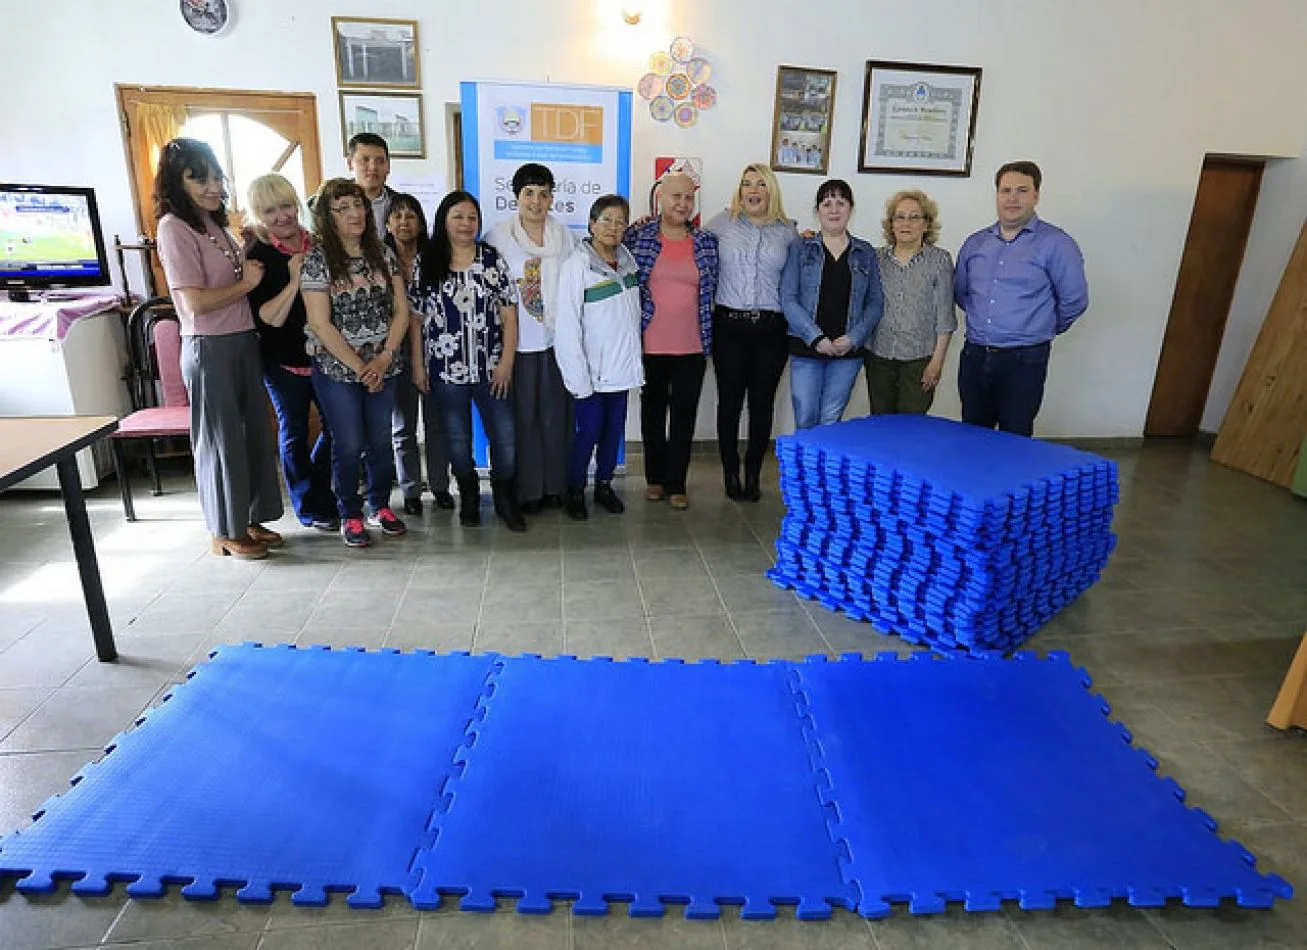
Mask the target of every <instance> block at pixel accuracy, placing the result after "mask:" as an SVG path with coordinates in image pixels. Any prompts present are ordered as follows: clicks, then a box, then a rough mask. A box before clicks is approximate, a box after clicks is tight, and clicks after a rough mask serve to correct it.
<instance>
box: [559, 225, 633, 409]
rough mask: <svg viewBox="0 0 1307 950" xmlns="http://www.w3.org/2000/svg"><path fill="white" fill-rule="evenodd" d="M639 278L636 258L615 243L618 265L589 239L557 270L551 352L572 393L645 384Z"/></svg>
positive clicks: (583, 394) (622, 389) (578, 394)
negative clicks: (612, 263) (555, 311)
mask: <svg viewBox="0 0 1307 950" xmlns="http://www.w3.org/2000/svg"><path fill="white" fill-rule="evenodd" d="M640 318H641V312H640V281H639V268H638V267H637V266H636V263H635V258H634V257H632V256H631V252H630V251H628V250H627V249H626V248H625V247H622V246H621V245H618V248H617V269H616V270H614V269H613V268H612V267H610V266H609V265H608V263H607V262H606V261H604V260H603V259H602V258H601V257H600V256H599V255H598V254H596V253H595V251H594V248H593V247H591V246H590V242H589V241H588V240H586V241H582V242H581V243H580V244H578V245H577V248H576V250H575V251H574V252H573V253H572V256H571V257H569V258H568V259H567V260H566V261H564V262H563V267H562V270H561V271H560V272H559V275H558V307H557V313H556V317H555V320H556V327H555V333H554V358H555V359H556V360H557V361H558V368H559V369H560V370H561V371H562V373H563V385H565V386H566V387H567V391H568V392H570V393H571V394H572V395H573V396H575V397H576V398H577V399H584V398H586V397H587V396H589V395H591V394H592V393H597V392H599V393H616V392H625V391H626V390H629V389H637V388H639V387H640V386H643V385H644V361H643V359H642V355H641V354H642V348H641V341H640Z"/></svg>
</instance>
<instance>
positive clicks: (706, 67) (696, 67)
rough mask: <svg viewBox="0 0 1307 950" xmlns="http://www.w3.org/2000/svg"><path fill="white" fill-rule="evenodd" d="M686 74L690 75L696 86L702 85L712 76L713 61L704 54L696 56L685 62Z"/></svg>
mask: <svg viewBox="0 0 1307 950" xmlns="http://www.w3.org/2000/svg"><path fill="white" fill-rule="evenodd" d="M685 75H687V76H689V77H690V82H692V83H694V84H695V85H696V86H702V85H703V84H704V83H706V82H707V81H708V80H709V79H710V78H711V77H712V63H710V62H708V60H706V59H704V58H703V57H702V56H696V57H695V58H694V59H692V60H690V61H689V62H688V63H686V64H685Z"/></svg>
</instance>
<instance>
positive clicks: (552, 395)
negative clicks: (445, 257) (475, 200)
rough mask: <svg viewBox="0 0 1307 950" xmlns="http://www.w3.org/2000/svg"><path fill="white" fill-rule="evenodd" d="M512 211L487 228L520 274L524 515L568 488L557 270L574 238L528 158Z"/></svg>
mask: <svg viewBox="0 0 1307 950" xmlns="http://www.w3.org/2000/svg"><path fill="white" fill-rule="evenodd" d="M513 196H514V197H515V198H516V199H517V213H516V214H515V215H513V216H512V217H511V218H505V219H504V220H503V221H500V222H499V223H498V224H496V225H495V226H494V227H493V228H491V229H490V231H489V232H487V234H486V243H487V244H489V245H490V246H491V247H493V248H494V249H495V250H497V251H498V252H499V253H500V255H501V256H502V257H503V259H504V261H505V263H507V264H508V270H509V273H511V274H512V276H513V280H515V281H516V282H517V289H518V292H517V296H518V300H519V301H520V302H521V308H520V313H519V319H518V325H517V358H516V359H514V360H513V407H514V410H515V413H516V423H517V424H516V432H517V435H516V439H517V497H518V499H519V500H520V501H521V502H522V510H523V511H524V512H525V513H526V514H529V515H534V514H538V513H539V512H540V510H541V508H543V507H546V506H557V505H558V504H560V503H561V496H562V494H563V492H564V491H565V490H566V489H567V487H568V485H567V479H568V476H567V457H568V455H567V453H568V447H569V446H570V444H571V441H572V430H573V428H574V424H573V421H572V420H573V417H572V400H571V397H569V396H568V394H567V389H566V387H564V385H563V377H562V374H561V373H560V372H559V370H558V361H557V359H556V358H555V354H554V331H555V326H556V323H557V320H556V314H555V310H556V297H557V294H558V273H559V269H560V267H561V266H562V263H563V261H565V260H567V258H568V257H569V256H570V255H571V253H572V249H573V248H574V247H576V238H575V237H573V236H572V232H571V231H569V230H568V228H567V225H565V224H563V222H562V221H560V220H558V218H557V217H555V216H554V215H553V214H551V213H550V209H551V208H552V207H553V204H554V175H553V172H551V171H550V170H549V169H548V168H546V167H545V166H544V165H539V164H537V163H535V162H528V163H527V164H525V165H523V166H522V167H521V168H519V169H518V170H517V171H516V172H514V173H513Z"/></svg>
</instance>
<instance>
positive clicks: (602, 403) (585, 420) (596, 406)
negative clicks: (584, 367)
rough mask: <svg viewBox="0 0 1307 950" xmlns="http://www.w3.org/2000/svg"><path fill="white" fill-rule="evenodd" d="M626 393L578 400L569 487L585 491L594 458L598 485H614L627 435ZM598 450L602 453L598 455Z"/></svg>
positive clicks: (597, 395)
mask: <svg viewBox="0 0 1307 950" xmlns="http://www.w3.org/2000/svg"><path fill="white" fill-rule="evenodd" d="M626 395H627V394H626V393H625V392H620V393H591V394H590V395H589V396H586V397H585V398H584V399H578V400H576V402H575V403H573V405H574V406H575V408H576V436H575V437H574V438H573V440H572V460H571V464H570V465H569V466H568V472H567V487H568V488H578V489H579V488H585V477H586V472H587V471H588V470H589V468H590V456H591V455H592V454H593V455H594V456H595V481H596V482H611V481H612V480H613V472H614V471H616V469H617V452H618V449H619V448H620V447H621V445H622V438H623V437H624V436H625V435H626ZM596 447H597V448H598V452H597V453H596V452H595V449H596Z"/></svg>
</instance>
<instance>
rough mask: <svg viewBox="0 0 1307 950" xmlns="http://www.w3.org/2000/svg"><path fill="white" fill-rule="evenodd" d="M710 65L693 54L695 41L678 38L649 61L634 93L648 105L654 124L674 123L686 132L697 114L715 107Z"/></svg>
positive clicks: (715, 95)
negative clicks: (646, 70) (709, 81)
mask: <svg viewBox="0 0 1307 950" xmlns="http://www.w3.org/2000/svg"><path fill="white" fill-rule="evenodd" d="M711 78H712V63H711V62H709V61H708V59H707V58H706V57H704V56H703V55H700V54H697V53H696V51H695V46H694V40H692V39H690V37H688V36H678V37H677V38H676V39H674V40H672V42H671V43H670V44H669V45H668V47H667V49H666V50H665V51H664V50H658V51H657V52H655V53H654V54H653V55H651V56H650V57H649V71H648V72H647V73H645V74H644V75H643V76H641V77H640V81H639V82H638V83H636V91H637V92H639V93H640V97H641V98H642V99H645V100H647V101H648V103H649V115H650V116H652V117H653V120H654V121H655V122H675V123H676V125H677V126H679V127H680V128H682V129H688V128H690V127H691V126H692V125H694V124H695V123H696V122H698V121H699V114H700V113H701V112H705V111H707V110H708V109H711V108H713V106H715V105H716V104H717V90H716V89H714V88H713V87H712V86H710V85H708V80H709V79H711Z"/></svg>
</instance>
